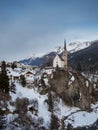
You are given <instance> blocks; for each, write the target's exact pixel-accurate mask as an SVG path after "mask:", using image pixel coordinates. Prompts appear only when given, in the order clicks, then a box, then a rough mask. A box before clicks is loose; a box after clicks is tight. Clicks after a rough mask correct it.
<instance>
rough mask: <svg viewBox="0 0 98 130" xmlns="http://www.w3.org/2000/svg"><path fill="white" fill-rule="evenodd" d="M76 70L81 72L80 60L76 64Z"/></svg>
mask: <svg viewBox="0 0 98 130" xmlns="http://www.w3.org/2000/svg"><path fill="white" fill-rule="evenodd" d="M77 71H79V72H82V66H81V64H80V62H79V63H78V64H77Z"/></svg>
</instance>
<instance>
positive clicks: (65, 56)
mask: <svg viewBox="0 0 98 130" xmlns="http://www.w3.org/2000/svg"><path fill="white" fill-rule="evenodd" d="M64 68H65V69H66V68H67V49H66V40H65V39H64Z"/></svg>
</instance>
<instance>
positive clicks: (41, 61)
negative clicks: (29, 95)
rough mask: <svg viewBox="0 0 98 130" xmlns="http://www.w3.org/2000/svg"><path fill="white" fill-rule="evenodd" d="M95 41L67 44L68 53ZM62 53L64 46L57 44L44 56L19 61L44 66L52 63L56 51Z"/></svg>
mask: <svg viewBox="0 0 98 130" xmlns="http://www.w3.org/2000/svg"><path fill="white" fill-rule="evenodd" d="M94 42H95V41H93V42H83V43H81V42H72V43H70V44H68V45H67V50H68V54H69V53H74V52H77V51H79V50H82V49H84V48H87V47H89V46H91V45H92V44H93V43H94ZM57 52H58V53H59V54H62V53H63V47H61V46H57V47H56V48H55V49H54V50H52V51H51V52H49V53H47V54H46V55H43V56H42V57H36V58H34V57H33V58H32V57H31V58H28V59H23V60H21V61H19V62H20V63H23V64H25V65H36V66H43V65H45V64H47V65H48V66H49V65H52V60H53V58H54V57H55V55H56V53H57Z"/></svg>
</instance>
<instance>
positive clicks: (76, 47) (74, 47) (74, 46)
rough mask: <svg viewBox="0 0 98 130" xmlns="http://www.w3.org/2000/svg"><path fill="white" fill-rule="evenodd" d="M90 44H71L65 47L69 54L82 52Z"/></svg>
mask: <svg viewBox="0 0 98 130" xmlns="http://www.w3.org/2000/svg"><path fill="white" fill-rule="evenodd" d="M91 44H92V42H71V43H69V44H68V45H67V50H68V51H69V52H70V53H73V52H76V51H79V50H82V49H84V48H87V47H89V46H91Z"/></svg>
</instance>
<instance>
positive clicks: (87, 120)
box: [65, 110, 98, 128]
mask: <svg viewBox="0 0 98 130" xmlns="http://www.w3.org/2000/svg"><path fill="white" fill-rule="evenodd" d="M97 119H98V110H97V113H95V112H94V111H93V112H91V113H88V112H85V111H80V112H77V113H75V114H72V115H71V116H69V117H68V119H67V121H65V124H67V123H68V122H71V124H72V126H73V127H74V128H76V127H78V126H80V127H83V126H90V125H91V124H93V123H94V122H96V120H97Z"/></svg>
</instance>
